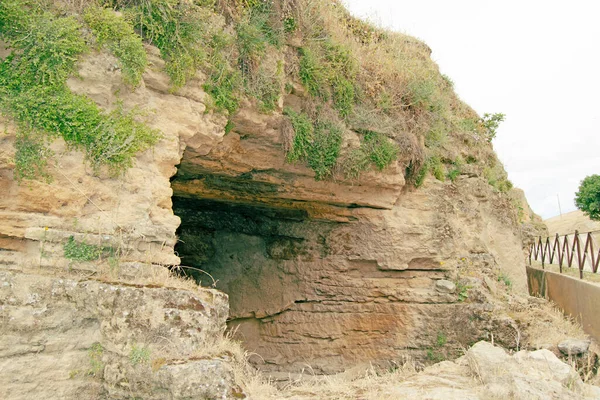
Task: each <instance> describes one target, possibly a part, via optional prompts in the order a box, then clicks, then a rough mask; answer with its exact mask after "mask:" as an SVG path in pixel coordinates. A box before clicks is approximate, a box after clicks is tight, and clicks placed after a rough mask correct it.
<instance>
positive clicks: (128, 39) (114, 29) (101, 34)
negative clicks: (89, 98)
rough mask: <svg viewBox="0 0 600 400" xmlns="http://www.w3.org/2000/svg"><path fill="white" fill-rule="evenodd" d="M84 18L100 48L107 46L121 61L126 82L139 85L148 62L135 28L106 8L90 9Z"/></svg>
mask: <svg viewBox="0 0 600 400" xmlns="http://www.w3.org/2000/svg"><path fill="white" fill-rule="evenodd" d="M84 18H85V22H86V23H87V24H88V26H89V27H90V28H91V30H92V32H93V34H94V35H95V36H96V39H97V41H98V46H99V47H101V46H103V45H107V46H108V48H109V49H110V51H111V52H112V53H113V54H114V55H115V57H117V58H118V59H119V64H120V66H121V70H122V71H123V79H124V80H125V82H127V83H129V84H131V85H133V86H137V85H139V83H140V81H141V79H142V74H143V73H144V70H145V69H146V65H147V64H148V60H147V58H146V51H145V50H144V45H143V44H142V39H141V38H140V37H139V36H138V35H137V34H136V33H135V32H134V31H133V27H132V26H131V25H130V24H129V23H128V22H127V21H126V20H125V19H123V18H122V17H120V16H118V15H117V14H116V13H115V12H114V11H112V10H108V9H105V8H99V7H88V9H87V10H86V13H85V16H84Z"/></svg>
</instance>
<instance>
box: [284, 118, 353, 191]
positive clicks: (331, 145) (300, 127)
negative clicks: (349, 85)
mask: <svg viewBox="0 0 600 400" xmlns="http://www.w3.org/2000/svg"><path fill="white" fill-rule="evenodd" d="M285 114H286V115H287V116H288V117H289V118H290V122H291V124H292V127H293V129H294V140H293V143H292V146H291V149H290V150H289V152H288V155H287V159H288V161H289V162H294V161H298V160H299V161H306V162H307V163H308V166H309V167H310V168H311V169H312V170H313V171H315V179H316V180H318V181H319V180H323V179H325V178H327V177H329V176H330V175H331V174H332V173H333V168H334V167H335V165H336V164H337V159H338V157H339V155H340V150H341V146H342V129H341V127H340V126H338V125H337V124H335V123H333V122H331V121H328V120H318V121H314V122H313V121H311V119H310V118H309V117H308V116H307V115H306V114H304V113H296V112H294V111H292V110H289V109H286V110H285Z"/></svg>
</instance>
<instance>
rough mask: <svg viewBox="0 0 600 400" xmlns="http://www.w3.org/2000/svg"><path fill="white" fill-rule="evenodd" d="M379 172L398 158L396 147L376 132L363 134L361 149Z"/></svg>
mask: <svg viewBox="0 0 600 400" xmlns="http://www.w3.org/2000/svg"><path fill="white" fill-rule="evenodd" d="M362 148H364V150H363V151H364V152H365V154H367V155H368V157H369V159H370V160H371V162H372V163H373V164H375V166H376V167H377V169H379V170H380V171H381V170H383V169H384V168H386V167H387V166H388V165H390V164H391V163H392V162H393V161H395V160H396V159H397V158H398V145H397V144H395V143H394V142H392V141H391V140H390V139H388V138H387V137H386V136H384V135H382V134H381V133H377V132H367V133H366V134H365V137H364V140H363V143H362V145H361V149H362Z"/></svg>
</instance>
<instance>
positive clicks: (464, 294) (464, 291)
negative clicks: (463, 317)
mask: <svg viewBox="0 0 600 400" xmlns="http://www.w3.org/2000/svg"><path fill="white" fill-rule="evenodd" d="M469 289H471V286H470V285H468V284H465V283H464V282H463V281H461V280H460V279H459V280H458V281H457V282H456V292H457V293H458V301H459V302H461V303H462V302H463V301H465V300H467V299H468V298H469Z"/></svg>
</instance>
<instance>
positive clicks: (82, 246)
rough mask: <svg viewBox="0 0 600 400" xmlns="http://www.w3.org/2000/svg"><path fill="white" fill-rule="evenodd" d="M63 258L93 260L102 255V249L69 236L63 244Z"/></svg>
mask: <svg viewBox="0 0 600 400" xmlns="http://www.w3.org/2000/svg"><path fill="white" fill-rule="evenodd" d="M63 250H64V255H65V258H68V259H69V260H72V261H94V260H98V259H99V258H100V257H102V253H103V251H104V249H103V248H102V247H101V246H96V245H93V244H87V243H86V242H85V241H83V242H79V241H77V240H75V238H74V237H73V236H70V237H69V239H68V240H67V242H66V243H65V244H64V246H63Z"/></svg>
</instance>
